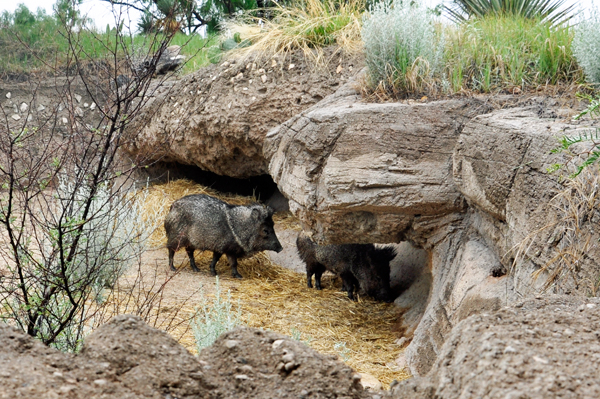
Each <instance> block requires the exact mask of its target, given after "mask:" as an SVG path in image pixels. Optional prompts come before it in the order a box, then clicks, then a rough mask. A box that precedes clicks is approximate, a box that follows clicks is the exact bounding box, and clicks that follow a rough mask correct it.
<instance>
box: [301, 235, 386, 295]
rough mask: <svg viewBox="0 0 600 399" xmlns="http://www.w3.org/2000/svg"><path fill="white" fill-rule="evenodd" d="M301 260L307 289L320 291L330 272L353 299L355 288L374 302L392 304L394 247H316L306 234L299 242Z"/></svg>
mask: <svg viewBox="0 0 600 399" xmlns="http://www.w3.org/2000/svg"><path fill="white" fill-rule="evenodd" d="M296 246H297V247H298V252H299V254H300V258H302V260H303V261H304V262H305V263H306V278H307V281H308V288H312V276H313V274H314V275H315V287H316V288H317V289H318V290H320V289H321V275H322V274H323V273H324V272H325V270H329V271H330V272H333V273H335V274H337V275H338V276H340V277H341V278H342V290H343V291H347V292H348V298H350V299H354V294H353V293H354V290H355V288H356V289H358V288H360V291H362V293H366V294H367V295H370V296H372V297H373V298H375V299H377V300H380V301H386V302H391V301H393V300H394V298H392V295H391V292H390V261H391V260H392V259H394V258H395V257H396V250H395V249H394V248H393V247H384V248H375V246H374V245H373V244H341V245H317V244H315V243H314V242H313V241H312V240H311V239H310V238H309V237H308V236H307V235H306V234H305V233H300V235H298V238H297V239H296Z"/></svg>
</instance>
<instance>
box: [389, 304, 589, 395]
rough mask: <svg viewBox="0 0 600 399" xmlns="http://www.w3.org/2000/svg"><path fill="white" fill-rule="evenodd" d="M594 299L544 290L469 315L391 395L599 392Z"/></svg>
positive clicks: (579, 393)
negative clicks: (431, 361) (429, 364)
mask: <svg viewBox="0 0 600 399" xmlns="http://www.w3.org/2000/svg"><path fill="white" fill-rule="evenodd" d="M599 329H600V300H598V298H592V299H585V298H574V297H566V296H551V297H548V298H539V299H534V300H529V301H524V302H519V303H516V304H515V306H513V307H506V308H503V309H502V310H500V311H497V312H493V313H487V314H486V313H484V314H479V315H474V316H471V317H469V318H467V319H465V320H463V321H462V322H460V323H458V324H457V325H456V326H455V327H454V328H453V329H452V331H451V333H450V334H449V335H448V337H447V339H446V342H445V344H444V345H443V347H442V348H441V351H440V354H439V357H438V360H437V361H436V362H435V365H434V367H433V369H432V370H431V372H430V373H429V375H427V376H426V377H421V378H413V379H410V380H407V381H403V382H401V383H400V384H398V385H396V386H395V387H393V388H392V390H391V392H390V397H391V398H394V399H404V398H406V399H409V398H410V399H433V398H436V399H454V398H466V397H468V398H530V399H537V398H540V399H543V398H598V397H600V367H599V366H600V343H599V342H598V331H599Z"/></svg>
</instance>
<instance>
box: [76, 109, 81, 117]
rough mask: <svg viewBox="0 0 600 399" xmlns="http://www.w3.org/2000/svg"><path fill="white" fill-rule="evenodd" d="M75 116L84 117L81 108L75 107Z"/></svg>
mask: <svg viewBox="0 0 600 399" xmlns="http://www.w3.org/2000/svg"><path fill="white" fill-rule="evenodd" d="M75 115H77V116H79V117H82V116H83V110H82V109H81V108H79V107H75Z"/></svg>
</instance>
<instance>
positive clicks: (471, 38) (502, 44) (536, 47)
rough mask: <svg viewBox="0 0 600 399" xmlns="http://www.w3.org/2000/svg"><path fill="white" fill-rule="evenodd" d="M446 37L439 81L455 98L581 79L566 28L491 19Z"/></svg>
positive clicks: (462, 26) (470, 23)
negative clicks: (467, 93)
mask: <svg viewBox="0 0 600 399" xmlns="http://www.w3.org/2000/svg"><path fill="white" fill-rule="evenodd" d="M446 37H447V47H446V51H445V57H444V58H445V60H444V62H445V69H444V74H445V76H443V78H445V80H446V81H447V84H449V85H450V86H451V90H452V91H455V92H456V91H460V90H464V89H467V90H475V91H482V92H489V91H490V90H494V89H499V88H505V87H509V88H510V87H521V88H527V87H532V86H533V87H535V86H539V85H545V84H557V83H560V82H566V83H570V82H576V81H578V80H579V79H580V78H581V73H580V71H579V68H578V67H577V64H576V63H575V61H574V59H573V54H572V53H571V41H572V39H573V32H572V30H571V29H570V28H569V27H568V26H552V25H551V24H550V23H548V22H540V21H539V20H537V19H528V18H524V17H519V16H497V15H490V16H488V17H484V18H477V19H473V20H471V21H468V22H466V23H464V24H460V25H458V26H456V27H453V28H450V29H447V35H446Z"/></svg>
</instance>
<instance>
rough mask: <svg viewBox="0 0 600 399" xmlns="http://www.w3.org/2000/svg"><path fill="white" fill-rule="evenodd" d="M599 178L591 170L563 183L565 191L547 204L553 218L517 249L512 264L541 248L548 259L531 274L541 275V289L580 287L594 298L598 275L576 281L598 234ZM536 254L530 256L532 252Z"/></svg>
mask: <svg viewBox="0 0 600 399" xmlns="http://www.w3.org/2000/svg"><path fill="white" fill-rule="evenodd" d="M599 187H600V174H599V173H598V170H597V169H596V170H595V169H594V168H586V169H584V170H583V172H582V173H581V174H580V175H579V176H577V177H575V178H574V179H569V180H567V181H566V182H565V188H564V189H563V190H562V191H561V192H559V193H558V194H557V195H556V196H555V197H554V198H553V199H552V200H551V202H550V205H551V206H552V207H553V208H554V209H555V213H556V214H557V216H558V217H557V218H556V220H555V221H553V222H552V223H549V224H547V225H545V226H543V227H542V228H540V229H538V230H536V231H534V232H532V233H531V234H529V235H528V236H527V237H525V239H523V241H522V242H521V243H520V244H519V245H518V246H517V248H516V250H517V253H516V256H515V261H514V262H513V264H516V263H517V261H518V260H519V259H521V258H525V257H528V256H533V257H537V256H539V254H540V252H541V250H540V249H539V248H540V247H544V248H545V249H546V250H548V252H549V258H548V260H547V261H546V262H544V264H543V265H542V266H541V267H540V269H539V270H537V271H536V273H535V274H534V277H535V278H539V277H540V276H543V275H545V276H546V281H545V282H544V285H543V289H544V290H548V289H550V288H551V287H553V286H554V285H557V284H561V283H565V282H572V283H573V284H574V285H575V286H580V285H581V284H584V287H585V289H586V290H587V291H588V293H589V294H590V295H592V296H596V295H597V294H598V291H599V288H600V275H597V276H592V277H591V278H590V277H589V276H587V277H584V278H585V279H586V281H580V280H581V277H580V274H579V272H580V271H581V268H582V265H583V263H584V262H585V261H586V260H589V259H588V254H589V253H590V252H591V251H592V249H593V248H594V247H596V246H597V245H598V233H597V232H595V230H596V226H597V224H598V221H600V189H599ZM534 249H535V250H536V251H538V253H536V254H533V255H531V254H530V253H531V252H533V251H534Z"/></svg>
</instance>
